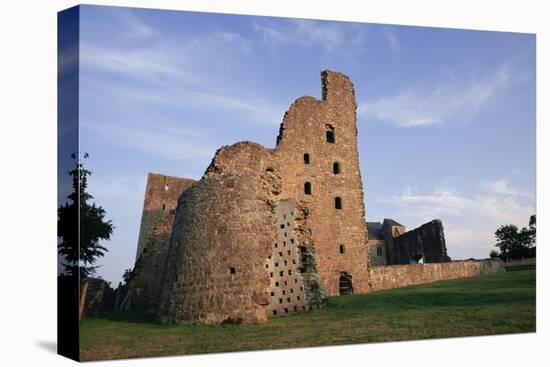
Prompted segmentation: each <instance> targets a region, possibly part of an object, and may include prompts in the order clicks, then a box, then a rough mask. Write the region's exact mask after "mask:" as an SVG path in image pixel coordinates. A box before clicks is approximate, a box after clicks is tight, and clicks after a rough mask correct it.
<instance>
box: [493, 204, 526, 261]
mask: <svg viewBox="0 0 550 367" xmlns="http://www.w3.org/2000/svg"><path fill="white" fill-rule="evenodd" d="M495 237H496V239H497V243H496V245H495V246H496V247H498V248H499V250H500V253H499V254H498V256H499V257H500V258H501V259H519V258H526V257H533V256H535V247H534V245H535V241H536V216H535V215H532V216H531V218H530V219H529V228H526V227H523V228H522V229H521V230H518V227H517V226H515V225H513V224H508V225H505V226H501V227H500V228H499V229H497V231H496V232H495Z"/></svg>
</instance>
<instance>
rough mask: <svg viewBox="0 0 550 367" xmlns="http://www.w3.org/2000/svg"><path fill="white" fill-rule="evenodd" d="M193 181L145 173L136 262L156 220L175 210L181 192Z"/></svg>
mask: <svg viewBox="0 0 550 367" xmlns="http://www.w3.org/2000/svg"><path fill="white" fill-rule="evenodd" d="M195 182H196V181H195V180H190V179H186V178H180V177H172V176H166V175H161V174H157V173H149V174H148V175H147V186H146V188H145V199H144V201H143V212H142V214H141V226H140V229H139V238H138V246H137V251H136V262H137V261H138V260H139V257H140V255H141V253H142V251H143V249H144V247H145V245H146V244H147V241H149V237H150V236H151V234H152V233H153V229H154V227H155V224H156V223H157V221H158V220H160V219H162V218H164V217H165V216H167V215H169V214H170V212H171V211H175V209H176V205H177V202H178V198H179V197H180V195H181V193H182V192H183V191H185V190H186V189H188V188H189V187H191V186H192V185H193V184H194V183H195Z"/></svg>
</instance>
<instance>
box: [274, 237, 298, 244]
mask: <svg viewBox="0 0 550 367" xmlns="http://www.w3.org/2000/svg"><path fill="white" fill-rule="evenodd" d="M285 237H286V236H285ZM290 243H294V238H291V239H290ZM278 246H279V245H278V244H277V242H275V247H278ZM285 246H286V241H283V247H285Z"/></svg>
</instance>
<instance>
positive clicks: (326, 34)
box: [252, 19, 364, 52]
mask: <svg viewBox="0 0 550 367" xmlns="http://www.w3.org/2000/svg"><path fill="white" fill-rule="evenodd" d="M287 24H288V25H287V27H284V28H283V27H281V26H280V25H278V26H277V27H275V26H273V25H272V24H271V23H270V22H267V21H263V22H254V23H253V25H252V26H253V29H254V30H255V31H256V32H258V33H260V34H261V35H262V37H263V39H264V40H265V41H266V42H270V43H276V44H284V45H299V46H313V45H316V46H321V47H323V49H324V50H325V51H328V52H333V51H336V49H337V48H338V47H340V46H341V45H342V44H343V43H344V42H345V41H346V40H351V41H352V42H356V43H357V42H359V41H362V40H363V37H364V34H363V33H362V32H361V31H359V30H355V28H353V27H347V28H345V27H343V26H342V25H341V24H338V23H334V22H332V23H329V22H318V21H315V20H306V19H296V20H289V21H288V22H287ZM350 30H353V31H354V32H353V33H355V34H350V32H349V31H350ZM355 31H356V32H355Z"/></svg>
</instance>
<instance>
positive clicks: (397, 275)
mask: <svg viewBox="0 0 550 367" xmlns="http://www.w3.org/2000/svg"><path fill="white" fill-rule="evenodd" d="M501 271H504V266H503V264H502V262H501V261H500V260H492V259H491V260H468V261H452V262H446V263H438V264H411V265H391V266H379V267H372V268H371V269H370V286H371V290H373V291H379V290H383V289H391V288H402V287H407V286H411V285H418V284H425V283H432V282H437V281H440V280H447V279H456V278H465V277H471V276H475V275H483V274H489V273H495V272H501Z"/></svg>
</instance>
